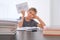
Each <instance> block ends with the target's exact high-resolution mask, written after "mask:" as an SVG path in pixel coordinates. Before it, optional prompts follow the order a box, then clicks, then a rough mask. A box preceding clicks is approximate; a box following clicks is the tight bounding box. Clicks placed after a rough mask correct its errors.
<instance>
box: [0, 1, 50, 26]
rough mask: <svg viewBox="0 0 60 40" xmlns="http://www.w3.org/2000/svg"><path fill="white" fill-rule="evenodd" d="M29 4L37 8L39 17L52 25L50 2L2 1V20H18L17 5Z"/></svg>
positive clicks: (0, 12) (0, 5)
mask: <svg viewBox="0 0 60 40" xmlns="http://www.w3.org/2000/svg"><path fill="white" fill-rule="evenodd" d="M23 2H28V5H29V7H35V8H37V10H38V14H37V15H38V16H39V17H40V18H41V19H42V20H43V21H44V22H45V23H46V25H47V26H49V25H50V0H0V19H1V18H13V19H17V18H18V15H19V14H18V13H17V10H16V4H19V3H23Z"/></svg>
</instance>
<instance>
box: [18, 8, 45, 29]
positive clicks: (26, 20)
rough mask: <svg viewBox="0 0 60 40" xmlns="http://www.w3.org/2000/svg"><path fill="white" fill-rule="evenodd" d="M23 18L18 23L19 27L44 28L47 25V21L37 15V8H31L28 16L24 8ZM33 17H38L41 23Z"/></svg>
mask: <svg viewBox="0 0 60 40" xmlns="http://www.w3.org/2000/svg"><path fill="white" fill-rule="evenodd" d="M21 13H22V15H23V16H22V18H21V20H22V21H21V22H19V23H18V25H19V27H40V28H43V27H44V26H45V23H44V22H43V21H42V20H41V19H40V18H39V17H38V16H36V14H37V10H36V9H35V8H30V9H29V10H28V11H27V14H28V15H27V16H26V17H24V16H25V11H24V10H22V11H21ZM33 19H37V20H38V21H39V22H40V23H37V22H36V21H35V20H33Z"/></svg>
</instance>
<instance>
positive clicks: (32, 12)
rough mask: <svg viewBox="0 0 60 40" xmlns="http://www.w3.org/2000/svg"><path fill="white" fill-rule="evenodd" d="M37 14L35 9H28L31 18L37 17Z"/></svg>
mask: <svg viewBox="0 0 60 40" xmlns="http://www.w3.org/2000/svg"><path fill="white" fill-rule="evenodd" d="M35 15H36V12H35V11H33V10H29V11H28V17H29V18H30V19H33V18H34V17H35Z"/></svg>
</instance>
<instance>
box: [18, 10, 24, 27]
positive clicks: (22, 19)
mask: <svg viewBox="0 0 60 40" xmlns="http://www.w3.org/2000/svg"><path fill="white" fill-rule="evenodd" d="M21 13H22V18H21V21H20V22H18V26H19V27H22V26H23V21H24V16H25V11H24V10H22V11H21Z"/></svg>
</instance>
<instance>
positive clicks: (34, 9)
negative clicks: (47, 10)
mask: <svg viewBox="0 0 60 40" xmlns="http://www.w3.org/2000/svg"><path fill="white" fill-rule="evenodd" d="M30 10H33V11H34V12H36V13H37V10H36V8H33V7H32V8H30V9H29V10H28V11H30Z"/></svg>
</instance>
